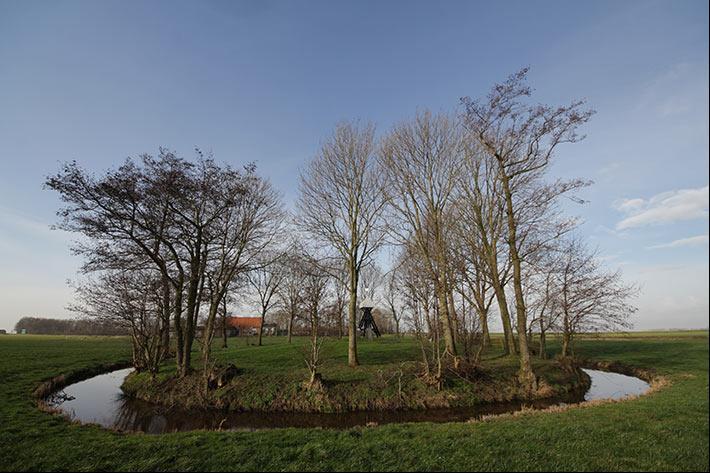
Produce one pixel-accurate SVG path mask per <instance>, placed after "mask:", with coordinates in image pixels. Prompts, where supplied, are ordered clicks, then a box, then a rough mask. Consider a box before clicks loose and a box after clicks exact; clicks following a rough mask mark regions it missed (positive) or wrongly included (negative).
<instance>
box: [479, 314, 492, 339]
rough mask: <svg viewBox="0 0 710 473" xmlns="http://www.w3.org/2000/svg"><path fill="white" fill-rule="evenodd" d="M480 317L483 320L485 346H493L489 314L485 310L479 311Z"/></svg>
mask: <svg viewBox="0 0 710 473" xmlns="http://www.w3.org/2000/svg"><path fill="white" fill-rule="evenodd" d="M478 317H479V319H480V321H481V332H482V335H483V346H484V347H489V346H491V332H490V331H489V330H488V314H486V313H485V312H483V311H480V312H479V313H478Z"/></svg>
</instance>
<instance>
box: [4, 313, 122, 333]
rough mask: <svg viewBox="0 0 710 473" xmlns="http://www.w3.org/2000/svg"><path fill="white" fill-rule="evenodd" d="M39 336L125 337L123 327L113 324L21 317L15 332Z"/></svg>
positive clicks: (94, 321) (97, 321) (95, 321)
mask: <svg viewBox="0 0 710 473" xmlns="http://www.w3.org/2000/svg"><path fill="white" fill-rule="evenodd" d="M23 329H24V330H25V332H26V333H31V334H39V335H127V334H128V333H129V332H128V330H127V329H126V328H125V327H122V326H120V325H118V324H115V323H110V322H106V321H99V320H87V319H49V318H42V317H22V318H21V319H20V321H19V322H17V323H16V324H15V331H16V332H17V333H21V332H22V330H23Z"/></svg>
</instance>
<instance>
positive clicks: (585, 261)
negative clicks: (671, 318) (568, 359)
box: [555, 238, 638, 356]
mask: <svg viewBox="0 0 710 473" xmlns="http://www.w3.org/2000/svg"><path fill="white" fill-rule="evenodd" d="M555 283H556V288H555V296H556V297H555V309H556V310H557V311H559V316H558V317H557V319H556V320H557V327H558V328H559V329H560V330H561V331H562V356H570V355H573V353H574V351H573V342H574V336H575V335H576V334H578V333H580V332H601V331H614V330H619V329H625V328H629V327H630V326H631V322H630V317H631V315H633V314H634V313H635V312H636V310H637V309H636V307H634V306H633V305H631V304H629V302H628V300H629V299H630V298H632V297H634V296H635V295H636V294H637V293H638V288H637V287H636V286H635V285H633V284H625V283H624V282H623V281H622V278H621V273H620V272H619V271H605V270H604V269H603V268H601V266H600V264H599V255H598V254H597V252H596V251H590V250H589V249H588V248H587V247H586V246H585V245H584V244H583V243H582V242H581V241H579V240H578V239H576V238H572V239H570V240H569V241H568V242H566V243H565V245H564V246H563V248H562V250H561V257H560V260H559V267H558V270H557V274H556V281H555Z"/></svg>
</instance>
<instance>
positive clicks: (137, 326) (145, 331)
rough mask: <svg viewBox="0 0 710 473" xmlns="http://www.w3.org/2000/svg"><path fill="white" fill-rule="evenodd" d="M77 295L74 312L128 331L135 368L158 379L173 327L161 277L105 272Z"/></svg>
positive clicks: (151, 274)
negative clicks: (168, 333) (166, 335)
mask: <svg viewBox="0 0 710 473" xmlns="http://www.w3.org/2000/svg"><path fill="white" fill-rule="evenodd" d="M76 291H77V296H78V301H77V303H75V304H73V305H71V306H70V309H71V310H73V311H75V312H78V313H80V314H83V315H85V316H87V317H90V318H91V319H93V320H99V321H111V322H114V323H116V324H118V325H120V326H123V327H126V328H128V329H129V333H130V334H131V342H132V347H133V366H134V368H136V369H137V370H138V371H144V370H145V371H148V372H150V373H151V375H155V374H156V373H157V372H158V369H159V367H160V364H161V363H162V362H163V360H164V359H165V358H166V356H167V354H168V350H167V349H166V347H164V346H163V343H164V338H163V333H164V329H165V324H166V323H167V324H169V323H170V321H169V319H168V320H167V321H166V320H165V318H164V317H163V307H162V303H163V288H162V281H161V278H160V276H159V274H158V273H155V272H153V273H151V272H150V271H131V272H125V271H105V272H103V273H102V274H101V275H100V276H99V277H98V278H96V279H90V280H88V281H86V282H84V283H83V284H81V285H79V286H77V288H76ZM168 328H169V327H168ZM168 348H169V347H168Z"/></svg>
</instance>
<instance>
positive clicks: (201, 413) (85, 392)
mask: <svg viewBox="0 0 710 473" xmlns="http://www.w3.org/2000/svg"><path fill="white" fill-rule="evenodd" d="M584 371H585V372H586V373H587V374H588V375H589V376H590V377H591V378H592V387H591V388H590V390H589V391H588V392H587V393H586V394H585V395H582V394H577V395H570V396H568V397H567V398H564V399H560V398H557V399H545V400H539V401H533V402H525V403H523V402H510V403H492V404H485V405H481V406H478V407H466V408H448V409H427V410H408V411H360V412H346V413H338V414H322V413H300V412H270V413H265V412H230V411H225V410H221V409H177V408H167V407H163V406H159V405H155V404H151V403H147V402H144V401H140V400H137V399H131V398H128V397H125V396H124V395H123V393H122V391H121V384H122V383H123V380H124V378H125V377H126V376H127V375H128V374H129V373H130V372H131V369H130V368H128V369H123V370H118V371H113V372H111V373H107V374H103V375H99V376H95V377H93V378H90V379H87V380H85V381H81V382H79V383H75V384H72V385H70V386H67V387H66V388H65V389H64V390H63V391H62V392H61V393H58V395H57V396H55V397H53V398H52V399H50V404H51V405H53V406H54V407H57V408H59V409H60V410H62V411H63V412H64V413H65V414H67V415H68V416H70V417H71V418H72V419H75V420H79V421H81V422H83V423H93V424H99V425H102V426H104V427H108V428H114V429H118V430H124V431H138V432H146V433H151V434H158V433H163V432H178V431H188V430H200V429H205V430H215V429H224V430H237V429H241V430H256V429H270V428H279V427H320V428H327V429H344V428H349V427H355V426H362V425H368V424H389V423H402V422H462V421H467V420H469V419H475V418H478V417H481V416H483V415H494V414H503V413H506V412H514V411H517V410H520V409H521V408H522V407H523V406H526V407H532V408H536V409H541V408H545V407H549V406H551V405H555V404H560V403H563V402H564V403H577V402H581V401H582V400H592V399H604V398H614V399H616V398H619V397H624V396H627V395H636V394H642V393H643V392H645V391H646V390H647V389H648V388H649V386H648V384H647V383H645V382H643V381H641V380H640V379H638V378H633V377H630V376H624V375H619V374H616V373H607V372H604V371H597V370H584Z"/></svg>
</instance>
